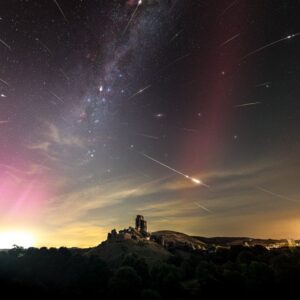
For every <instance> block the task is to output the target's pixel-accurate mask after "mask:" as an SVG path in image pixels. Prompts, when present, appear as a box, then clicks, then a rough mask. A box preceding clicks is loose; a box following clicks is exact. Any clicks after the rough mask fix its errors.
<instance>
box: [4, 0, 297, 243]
mask: <svg viewBox="0 0 300 300" xmlns="http://www.w3.org/2000/svg"><path fill="white" fill-rule="evenodd" d="M0 7H1V9H0V66H1V67H0V96H1V97H0V231H1V232H2V233H5V232H6V233H8V234H9V232H23V233H24V234H25V233H26V234H28V235H29V234H30V235H31V236H32V238H33V240H34V242H33V244H34V245H36V246H42V245H46V246H63V245H64V246H81V247H86V246H94V245H97V244H98V243H99V242H101V241H102V240H103V239H105V238H106V234H107V232H108V231H110V230H111V229H112V228H118V229H122V228H124V227H128V225H132V224H133V219H134V217H135V215H136V214H143V215H144V216H145V218H146V219H147V220H148V223H149V229H150V230H151V231H155V230H159V229H170V230H176V231H180V232H185V233H187V234H192V235H203V236H252V237H264V238H266V237H273V238H279V237H285V238H299V237H300V217H299V216H300V181H299V180H300V160H299V154H300V134H299V132H300V104H299V100H300V18H299V12H300V2H299V1H296V0H295V1H293V0H282V1H280V0H278V1H271V0H235V1H234V0H228V1H227V0H222V1H220V0H206V1H204V0H203V1H202V0H177V1H176V0H169V1H168V0H142V1H138V0H128V1H126V0H123V1H122V0H57V1H55V0H27V1H25V0H23V1H22V0H1V4H0Z"/></svg>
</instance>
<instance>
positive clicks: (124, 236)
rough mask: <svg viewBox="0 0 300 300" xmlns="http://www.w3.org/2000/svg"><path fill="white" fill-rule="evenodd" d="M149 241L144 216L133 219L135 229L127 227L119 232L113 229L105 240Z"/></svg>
mask: <svg viewBox="0 0 300 300" xmlns="http://www.w3.org/2000/svg"><path fill="white" fill-rule="evenodd" d="M131 239H132V240H143V239H146V240H149V239H150V233H149V232H148V231H147V221H146V220H145V219H144V216H142V215H137V216H136V218H135V228H133V227H131V226H130V227H129V228H126V229H123V230H120V231H119V232H118V231H117V230H116V229H113V230H112V231H111V232H110V233H108V235H107V240H131Z"/></svg>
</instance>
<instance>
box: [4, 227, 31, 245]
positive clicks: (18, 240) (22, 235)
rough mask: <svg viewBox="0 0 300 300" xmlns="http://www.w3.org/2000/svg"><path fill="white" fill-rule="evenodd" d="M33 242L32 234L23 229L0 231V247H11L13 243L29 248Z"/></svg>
mask: <svg viewBox="0 0 300 300" xmlns="http://www.w3.org/2000/svg"><path fill="white" fill-rule="evenodd" d="M34 243H35V238H34V236H33V235H32V234H31V233H29V232H25V231H0V249H11V248H13V247H14V245H17V246H20V247H24V248H29V247H32V246H33V245H34Z"/></svg>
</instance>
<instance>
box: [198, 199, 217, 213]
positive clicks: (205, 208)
mask: <svg viewBox="0 0 300 300" xmlns="http://www.w3.org/2000/svg"><path fill="white" fill-rule="evenodd" d="M194 204H195V205H196V206H198V207H200V208H202V209H204V210H206V211H207V212H209V213H213V211H211V210H210V209H208V208H207V207H205V206H203V205H201V204H200V203H199V202H194Z"/></svg>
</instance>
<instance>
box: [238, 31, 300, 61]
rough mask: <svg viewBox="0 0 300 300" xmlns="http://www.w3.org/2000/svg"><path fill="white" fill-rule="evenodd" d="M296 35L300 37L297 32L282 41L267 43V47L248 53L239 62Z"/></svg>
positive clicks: (299, 33)
mask: <svg viewBox="0 0 300 300" xmlns="http://www.w3.org/2000/svg"><path fill="white" fill-rule="evenodd" d="M298 35H300V32H297V33H294V34H290V35H288V36H286V37H284V38H282V39H279V40H276V41H274V42H271V43H269V44H267V45H265V46H262V47H260V48H258V49H256V50H254V51H251V52H250V53H248V54H246V55H245V56H243V57H242V58H241V61H242V60H245V59H246V58H248V57H249V56H252V55H253V54H256V53H258V52H260V51H262V50H264V49H267V48H269V47H272V46H274V45H276V44H278V43H281V42H283V41H286V40H290V39H291V38H293V37H296V36H298Z"/></svg>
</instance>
